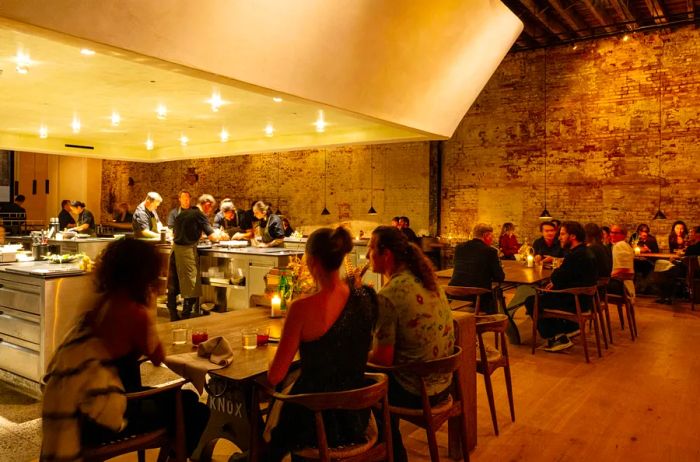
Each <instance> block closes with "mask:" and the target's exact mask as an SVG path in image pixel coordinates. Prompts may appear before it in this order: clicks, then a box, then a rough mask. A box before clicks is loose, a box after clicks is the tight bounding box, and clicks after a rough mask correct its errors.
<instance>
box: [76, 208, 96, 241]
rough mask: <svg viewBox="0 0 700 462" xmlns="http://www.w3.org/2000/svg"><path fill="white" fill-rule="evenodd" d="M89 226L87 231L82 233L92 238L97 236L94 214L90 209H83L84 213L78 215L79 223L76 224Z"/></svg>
mask: <svg viewBox="0 0 700 462" xmlns="http://www.w3.org/2000/svg"><path fill="white" fill-rule="evenodd" d="M86 223H87V225H88V228H87V229H84V230H83V231H81V232H82V233H85V234H90V235H91V236H92V235H94V234H95V217H94V216H93V215H92V212H91V211H89V210H88V209H83V211H82V212H80V214H79V215H78V222H77V223H76V226H81V225H84V224H86Z"/></svg>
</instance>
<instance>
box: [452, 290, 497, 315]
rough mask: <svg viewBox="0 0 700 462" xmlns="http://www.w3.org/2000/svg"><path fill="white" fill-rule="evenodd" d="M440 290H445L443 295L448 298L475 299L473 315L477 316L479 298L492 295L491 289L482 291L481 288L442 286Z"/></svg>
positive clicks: (479, 306)
mask: <svg viewBox="0 0 700 462" xmlns="http://www.w3.org/2000/svg"><path fill="white" fill-rule="evenodd" d="M442 288H443V289H444V290H445V295H447V296H448V297H457V299H458V300H459V299H460V298H465V297H476V301H475V302H474V314H479V312H480V310H481V296H482V295H486V294H490V293H492V291H491V289H484V288H482V287H463V286H443V287H442ZM494 300H495V299H494ZM463 306H466V305H461V306H458V307H457V308H453V309H459V308H462V307H463Z"/></svg>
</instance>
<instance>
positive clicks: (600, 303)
mask: <svg viewBox="0 0 700 462" xmlns="http://www.w3.org/2000/svg"><path fill="white" fill-rule="evenodd" d="M609 283H610V278H598V291H597V292H596V294H595V296H596V298H597V299H598V300H597V303H596V306H597V308H598V321H599V323H600V331H601V332H602V334H603V341H604V344H605V349H606V350H607V349H608V339H610V343H611V344H612V343H613V337H612V326H611V324H610V306H609V305H608V300H607V293H608V284H609ZM603 315H605V319H603ZM606 331H607V334H606Z"/></svg>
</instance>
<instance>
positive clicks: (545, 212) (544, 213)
mask: <svg viewBox="0 0 700 462" xmlns="http://www.w3.org/2000/svg"><path fill="white" fill-rule="evenodd" d="M551 219H552V214H551V213H549V210H547V49H546V48H545V49H544V210H542V213H540V220H551Z"/></svg>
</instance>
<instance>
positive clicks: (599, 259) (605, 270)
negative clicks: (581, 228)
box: [587, 243, 612, 278]
mask: <svg viewBox="0 0 700 462" xmlns="http://www.w3.org/2000/svg"><path fill="white" fill-rule="evenodd" d="M587 249H588V252H589V253H590V254H591V256H592V257H593V260H594V261H595V267H596V270H597V274H598V277H599V278H608V277H610V272H611V271H612V252H611V251H610V249H609V248H608V247H607V246H606V245H604V244H600V243H598V244H592V245H589V246H588V247H587Z"/></svg>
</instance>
